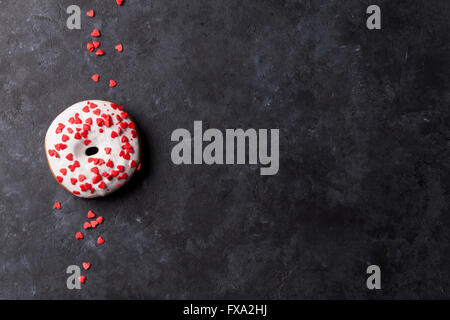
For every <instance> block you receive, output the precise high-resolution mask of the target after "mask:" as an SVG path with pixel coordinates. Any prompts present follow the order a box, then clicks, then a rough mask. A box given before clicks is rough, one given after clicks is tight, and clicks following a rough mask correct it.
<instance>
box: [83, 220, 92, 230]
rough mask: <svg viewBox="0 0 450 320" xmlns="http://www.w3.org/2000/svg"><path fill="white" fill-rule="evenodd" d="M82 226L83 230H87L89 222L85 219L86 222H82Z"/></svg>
mask: <svg viewBox="0 0 450 320" xmlns="http://www.w3.org/2000/svg"><path fill="white" fill-rule="evenodd" d="M83 228H84V229H85V230H87V229H89V228H91V224H90V223H89V222H87V221H86V222H85V223H84V224H83Z"/></svg>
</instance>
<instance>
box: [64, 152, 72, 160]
mask: <svg viewBox="0 0 450 320" xmlns="http://www.w3.org/2000/svg"><path fill="white" fill-rule="evenodd" d="M66 159H67V160H69V161H72V160H73V154H71V153H69V154H68V155H67V156H66Z"/></svg>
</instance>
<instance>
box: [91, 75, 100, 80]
mask: <svg viewBox="0 0 450 320" xmlns="http://www.w3.org/2000/svg"><path fill="white" fill-rule="evenodd" d="M91 79H92V81H94V82H98V80H100V75H98V74H94V75H93V76H92V77H91Z"/></svg>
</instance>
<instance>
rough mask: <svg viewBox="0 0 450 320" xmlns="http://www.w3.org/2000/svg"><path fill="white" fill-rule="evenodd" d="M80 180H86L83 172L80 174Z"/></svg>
mask: <svg viewBox="0 0 450 320" xmlns="http://www.w3.org/2000/svg"><path fill="white" fill-rule="evenodd" d="M78 180H80V182H83V181H84V180H86V177H85V176H83V175H82V174H80V175H79V176H78Z"/></svg>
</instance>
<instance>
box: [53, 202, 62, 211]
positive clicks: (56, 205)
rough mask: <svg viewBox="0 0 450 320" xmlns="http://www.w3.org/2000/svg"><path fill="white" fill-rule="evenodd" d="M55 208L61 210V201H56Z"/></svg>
mask: <svg viewBox="0 0 450 320" xmlns="http://www.w3.org/2000/svg"><path fill="white" fill-rule="evenodd" d="M53 208H55V209H58V210H61V202H59V201H58V202H56V203H55V204H54V205H53Z"/></svg>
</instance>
